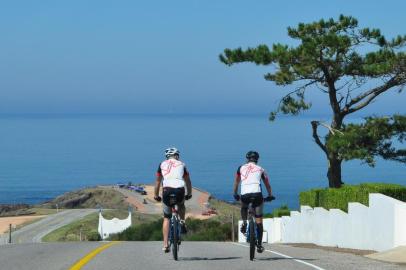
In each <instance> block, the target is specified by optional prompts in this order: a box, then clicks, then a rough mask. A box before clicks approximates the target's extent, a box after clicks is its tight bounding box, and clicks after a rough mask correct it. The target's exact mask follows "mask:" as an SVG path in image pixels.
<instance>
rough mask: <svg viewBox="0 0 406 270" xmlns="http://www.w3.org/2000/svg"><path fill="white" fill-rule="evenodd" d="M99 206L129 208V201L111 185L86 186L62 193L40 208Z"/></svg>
mask: <svg viewBox="0 0 406 270" xmlns="http://www.w3.org/2000/svg"><path fill="white" fill-rule="evenodd" d="M56 204H58V206H59V208H60V209H62V208H69V209H72V208H98V207H100V206H102V207H103V208H104V209H127V208H128V203H127V202H126V201H125V196H124V195H123V194H121V193H120V192H118V191H117V190H115V189H113V188H111V187H94V188H85V189H81V190H77V191H72V192H67V193H65V194H62V195H60V196H58V197H56V198H55V199H53V200H52V201H49V202H46V203H44V204H42V205H40V206H38V207H39V208H51V209H55V208H56Z"/></svg>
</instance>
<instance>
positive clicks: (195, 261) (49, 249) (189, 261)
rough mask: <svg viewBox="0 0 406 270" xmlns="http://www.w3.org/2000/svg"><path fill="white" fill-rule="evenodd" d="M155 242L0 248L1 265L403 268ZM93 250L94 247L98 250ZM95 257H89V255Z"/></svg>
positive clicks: (312, 252)
mask: <svg viewBox="0 0 406 270" xmlns="http://www.w3.org/2000/svg"><path fill="white" fill-rule="evenodd" d="M161 245H162V244H161V243H160V242H118V243H114V244H112V243H101V242H75V243H41V244H35V243H34V244H19V245H18V244H12V245H3V246H0V268H1V269H7V270H17V269H18V270H31V269H32V270H34V269H35V270H37V269H47V270H53V269H55V270H59V269H60V270H62V269H63V270H72V269H75V270H78V269H84V270H91V269H94V270H96V269H97V270H107V269H109V270H110V269H114V270H125V269H150V270H158V269H159V270H166V269H176V270H189V269H193V270H207V269H210V270H225V269H232V270H240V269H241V270H242V269H244V270H255V269H261V270H263V269H281V270H290V269H292V270H293V269H294V270H302V269H303V270H304V269H318V270H339V269H340V270H341V269H343V270H344V269H345V270H348V269H357V270H364V269H365V270H366V269H368V270H375V269H376V270H378V269H379V270H387V269H403V270H404V269H406V266H402V265H396V264H390V263H383V262H378V261H374V260H371V259H367V258H365V257H362V256H357V255H352V254H348V253H337V252H332V251H325V250H319V249H310V248H299V247H292V246H286V245H266V250H267V251H265V252H264V253H262V254H258V255H257V257H256V259H255V260H254V261H249V258H248V247H247V246H246V245H241V244H236V243H220V242H183V243H182V245H181V250H180V253H179V261H174V260H173V259H172V255H171V253H168V254H164V253H162V251H161ZM103 247H106V248H105V249H104V250H102V251H100V252H99V253H98V254H95V253H97V252H95V250H96V251H97V250H98V249H99V250H100V249H102V248H103ZM92 254H93V255H94V257H92V256H93V255H92Z"/></svg>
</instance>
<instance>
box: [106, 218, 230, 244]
mask: <svg viewBox="0 0 406 270" xmlns="http://www.w3.org/2000/svg"><path fill="white" fill-rule="evenodd" d="M186 225H187V228H188V233H187V234H186V235H185V236H183V239H184V240H189V241H227V240H230V239H231V224H230V223H221V222H220V221H217V220H198V219H190V218H188V219H187V220H186ZM110 239H112V240H121V241H160V240H162V219H160V220H157V221H153V222H150V223H144V224H140V225H136V226H132V227H130V228H128V229H126V230H125V231H123V232H121V233H119V234H116V235H112V236H111V237H110Z"/></svg>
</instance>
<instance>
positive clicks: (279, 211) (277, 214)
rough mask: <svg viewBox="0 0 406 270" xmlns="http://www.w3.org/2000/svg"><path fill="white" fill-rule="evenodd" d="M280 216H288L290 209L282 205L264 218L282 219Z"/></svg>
mask: <svg viewBox="0 0 406 270" xmlns="http://www.w3.org/2000/svg"><path fill="white" fill-rule="evenodd" d="M282 216H290V209H289V207H288V206H287V205H282V206H281V207H279V208H275V209H274V210H273V211H272V213H267V214H264V218H274V217H282Z"/></svg>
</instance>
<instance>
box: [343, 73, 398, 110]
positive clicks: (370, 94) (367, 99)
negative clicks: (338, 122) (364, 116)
mask: <svg viewBox="0 0 406 270" xmlns="http://www.w3.org/2000/svg"><path fill="white" fill-rule="evenodd" d="M398 84H399V81H398V80H397V77H393V78H391V79H390V80H389V81H388V82H386V83H385V84H384V85H381V86H378V87H375V88H373V89H371V90H369V91H366V92H365V93H363V94H360V95H358V96H357V97H355V98H353V99H351V100H350V102H349V103H348V104H346V105H345V107H344V109H343V114H344V115H347V114H350V113H353V112H356V111H358V110H361V109H362V108H364V107H366V106H368V104H370V103H371V102H372V101H373V100H374V99H375V98H376V97H377V96H379V95H380V94H382V93H383V92H385V91H387V90H389V89H390V88H392V87H394V86H396V85H398ZM361 101H363V102H362V103H360V104H359V105H357V106H355V107H352V108H351V106H353V105H355V104H357V103H359V102H361Z"/></svg>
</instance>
